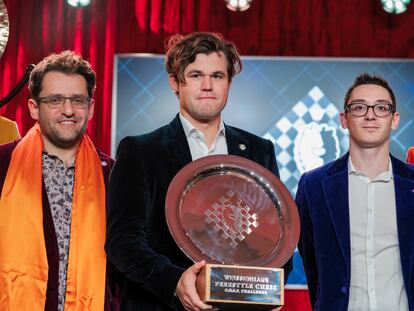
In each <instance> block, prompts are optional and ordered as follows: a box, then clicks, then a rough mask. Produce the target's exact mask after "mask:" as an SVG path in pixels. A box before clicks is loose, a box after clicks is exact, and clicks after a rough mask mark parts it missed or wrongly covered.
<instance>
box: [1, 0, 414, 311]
mask: <svg viewBox="0 0 414 311" xmlns="http://www.w3.org/2000/svg"><path fill="white" fill-rule="evenodd" d="M4 2H5V4H6V7H7V9H8V14H9V20H10V36H9V41H8V44H7V47H6V50H5V52H4V54H3V56H2V58H1V59H0V98H3V97H4V96H5V95H6V94H8V93H9V92H10V90H11V89H12V88H13V87H14V86H15V85H16V84H17V83H18V81H19V80H20V79H21V77H22V76H23V74H24V72H25V69H26V67H27V65H28V64H30V63H36V62H38V61H40V60H41V59H42V58H43V57H44V56H46V55H48V54H49V53H51V52H59V51H61V50H64V49H71V50H75V51H77V52H79V53H81V54H82V55H83V56H84V57H85V58H87V59H89V60H90V62H91V63H92V66H93V67H94V68H95V70H96V72H97V76H98V79H97V91H96V94H95V100H96V105H95V106H96V107H95V116H94V118H93V119H92V121H91V122H90V126H89V129H88V133H89V135H90V136H91V138H92V140H93V141H94V143H95V145H96V146H98V147H99V148H100V149H102V150H103V151H104V152H107V153H109V150H110V137H111V108H112V79H113V57H114V53H135V52H148V53H163V52H164V42H165V39H166V38H167V37H168V36H170V35H171V34H174V33H177V32H181V33H189V32H192V31H215V32H221V33H222V34H223V35H224V36H225V37H226V38H228V39H230V40H232V41H234V42H235V43H236V45H237V46H238V48H239V51H240V52H241V54H243V55H272V56H340V57H398V58H412V57H414V4H411V5H410V6H409V9H408V11H407V12H406V13H404V14H401V15H390V14H388V13H386V12H384V11H383V10H382V8H381V4H380V0H366V1H360V0H344V1H327V0H308V1H298V0H255V1H253V3H252V6H251V8H250V9H249V10H247V11H245V12H231V11H229V10H228V9H226V7H225V4H224V1H222V0H120V1H118V0H92V3H91V5H90V6H89V7H87V8H73V7H70V6H69V5H67V4H66V1H65V0H25V1H16V0H4ZM28 98H29V93H28V91H27V88H25V89H24V90H22V91H21V92H20V93H19V94H18V95H17V96H16V97H15V98H14V99H13V100H12V101H11V102H10V103H8V104H7V105H6V106H4V107H2V108H1V109H0V114H1V115H4V116H6V117H8V118H10V119H13V120H16V121H17V122H18V124H19V127H20V131H21V133H22V134H23V135H24V134H25V133H26V132H27V130H28V129H29V128H30V127H31V126H32V124H33V121H32V120H31V118H30V116H29V114H28V111H27V107H26V102H27V99H28ZM308 309H309V302H308V299H307V296H306V292H305V291H300V292H295V293H293V292H287V295H286V307H285V308H284V310H286V311H288V310H308Z"/></svg>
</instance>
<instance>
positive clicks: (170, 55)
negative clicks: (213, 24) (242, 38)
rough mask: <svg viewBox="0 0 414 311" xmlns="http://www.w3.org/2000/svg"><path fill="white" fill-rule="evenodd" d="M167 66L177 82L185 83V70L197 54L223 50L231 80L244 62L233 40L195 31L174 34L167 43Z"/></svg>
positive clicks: (219, 35)
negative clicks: (186, 33) (187, 33)
mask: <svg viewBox="0 0 414 311" xmlns="http://www.w3.org/2000/svg"><path fill="white" fill-rule="evenodd" d="M166 49H167V53H166V54H167V55H166V60H165V68H166V70H167V72H168V73H169V74H170V75H172V76H173V77H174V79H175V81H177V82H182V83H185V77H184V70H185V68H186V67H187V66H188V65H189V64H191V63H193V62H194V61H195V58H196V56H197V54H200V53H201V54H207V55H209V54H211V53H213V52H223V54H224V56H225V57H226V60H227V75H228V79H229V81H231V80H232V78H233V77H234V76H235V75H236V74H238V73H239V72H240V71H241V70H242V62H241V60H240V56H239V54H238V53H237V50H236V46H235V45H234V43H233V42H230V41H226V40H225V39H224V38H223V36H222V35H221V34H219V33H213V32H194V33H191V34H189V35H186V36H183V35H180V34H176V35H173V36H172V37H170V39H169V40H168V43H167V45H166Z"/></svg>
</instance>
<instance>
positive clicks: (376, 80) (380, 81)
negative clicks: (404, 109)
mask: <svg viewBox="0 0 414 311" xmlns="http://www.w3.org/2000/svg"><path fill="white" fill-rule="evenodd" d="M367 84H374V85H378V86H381V87H383V88H384V89H386V90H387V91H388V93H389V94H390V97H391V101H392V109H393V110H392V111H393V112H395V111H396V109H397V102H396V100H395V95H394V92H393V90H392V89H391V86H390V85H389V84H388V82H387V81H386V80H385V79H384V78H383V77H381V76H377V75H370V74H369V73H366V72H364V73H362V74H360V75H359V76H358V77H356V78H355V80H354V83H353V84H352V85H351V87H350V88H349V89H348V91H347V92H346V95H345V100H344V109H346V106H347V104H348V101H349V98H350V97H351V93H352V91H353V90H354V89H355V88H357V87H358V86H360V85H367Z"/></svg>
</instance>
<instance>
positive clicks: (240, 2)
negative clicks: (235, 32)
mask: <svg viewBox="0 0 414 311" xmlns="http://www.w3.org/2000/svg"><path fill="white" fill-rule="evenodd" d="M224 1H225V2H226V4H227V8H228V9H229V10H232V11H246V10H247V9H248V8H250V3H252V1H253V0H224Z"/></svg>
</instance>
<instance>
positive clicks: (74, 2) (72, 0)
mask: <svg viewBox="0 0 414 311" xmlns="http://www.w3.org/2000/svg"><path fill="white" fill-rule="evenodd" d="M66 1H67V3H68V4H69V5H71V6H75V7H84V6H88V5H89V4H90V3H91V0H66Z"/></svg>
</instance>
